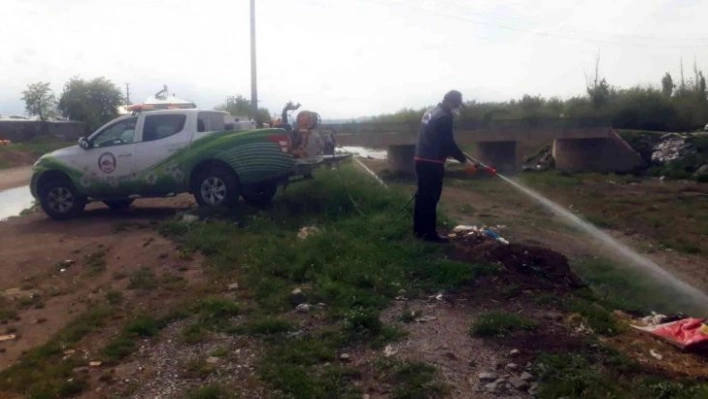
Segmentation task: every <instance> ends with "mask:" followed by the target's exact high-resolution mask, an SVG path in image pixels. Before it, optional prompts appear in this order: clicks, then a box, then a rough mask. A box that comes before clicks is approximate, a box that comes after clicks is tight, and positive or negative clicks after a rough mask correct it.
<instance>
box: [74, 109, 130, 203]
mask: <svg viewBox="0 0 708 399" xmlns="http://www.w3.org/2000/svg"><path fill="white" fill-rule="evenodd" d="M137 124H138V117H137V116H134V117H129V118H123V119H119V120H116V121H115V122H113V123H110V124H108V125H106V126H104V127H103V128H101V129H100V130H99V131H97V132H96V133H94V134H92V135H91V137H90V138H89V143H90V145H91V148H88V149H86V150H85V151H83V152H82V153H80V154H79V155H78V156H76V157H75V158H74V159H73V160H72V162H73V163H74V164H75V165H74V166H75V167H76V169H78V170H80V171H81V172H82V178H81V181H80V182H79V184H78V185H79V187H80V189H81V190H82V191H83V192H84V193H86V194H87V195H89V196H92V197H122V196H128V195H131V194H134V193H132V192H129V191H131V189H130V184H129V182H130V179H131V175H132V173H133V156H134V152H135V146H136V144H135V142H134V138H135V130H136V126H137Z"/></svg>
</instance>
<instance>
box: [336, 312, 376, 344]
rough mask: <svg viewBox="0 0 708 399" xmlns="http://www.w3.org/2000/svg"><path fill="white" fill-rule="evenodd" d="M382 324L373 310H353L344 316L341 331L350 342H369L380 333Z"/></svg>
mask: <svg viewBox="0 0 708 399" xmlns="http://www.w3.org/2000/svg"><path fill="white" fill-rule="evenodd" d="M382 328H383V323H381V320H380V319H379V313H378V312H377V311H373V310H365V309H361V308H360V309H355V310H352V311H349V312H348V313H347V314H346V315H345V316H344V326H343V329H344V331H345V333H346V334H347V336H348V338H349V339H350V340H352V341H361V340H369V339H371V338H373V337H375V336H377V335H379V333H381V330H382Z"/></svg>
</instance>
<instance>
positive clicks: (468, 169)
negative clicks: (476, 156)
mask: <svg viewBox="0 0 708 399" xmlns="http://www.w3.org/2000/svg"><path fill="white" fill-rule="evenodd" d="M478 168H479V165H477V164H475V163H474V162H467V165H466V166H465V173H467V174H468V175H470V176H474V175H475V174H476V173H477V169H478Z"/></svg>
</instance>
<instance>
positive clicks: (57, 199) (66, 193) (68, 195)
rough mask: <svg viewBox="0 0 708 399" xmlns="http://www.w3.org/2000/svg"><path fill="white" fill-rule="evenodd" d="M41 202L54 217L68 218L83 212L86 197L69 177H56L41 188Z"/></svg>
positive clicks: (43, 207) (55, 218)
mask: <svg viewBox="0 0 708 399" xmlns="http://www.w3.org/2000/svg"><path fill="white" fill-rule="evenodd" d="M39 203H40V205H41V206H42V209H43V210H44V213H46V214H47V215H49V217H51V218H52V219H54V220H66V219H71V218H75V217H77V216H79V214H81V212H83V210H84V208H85V207H86V198H85V197H83V196H82V195H80V194H79V193H78V191H77V190H76V187H74V184H73V183H72V182H71V180H69V179H68V178H66V177H54V178H52V179H51V180H49V181H47V182H46V183H43V184H42V186H41V187H40V188H39Z"/></svg>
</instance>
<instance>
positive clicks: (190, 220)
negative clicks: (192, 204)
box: [182, 214, 199, 223]
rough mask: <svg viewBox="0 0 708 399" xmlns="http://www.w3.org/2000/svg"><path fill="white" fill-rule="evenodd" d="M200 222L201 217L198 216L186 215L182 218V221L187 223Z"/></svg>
mask: <svg viewBox="0 0 708 399" xmlns="http://www.w3.org/2000/svg"><path fill="white" fill-rule="evenodd" d="M198 220H199V216H197V215H190V214H184V215H183V216H182V221H183V222H185V223H194V222H196V221H198Z"/></svg>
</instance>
